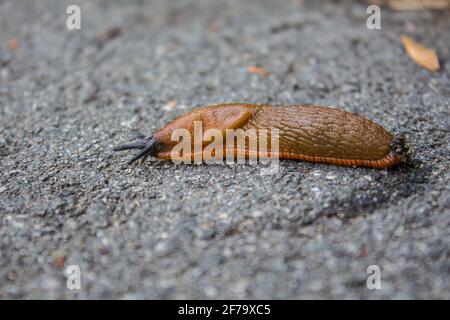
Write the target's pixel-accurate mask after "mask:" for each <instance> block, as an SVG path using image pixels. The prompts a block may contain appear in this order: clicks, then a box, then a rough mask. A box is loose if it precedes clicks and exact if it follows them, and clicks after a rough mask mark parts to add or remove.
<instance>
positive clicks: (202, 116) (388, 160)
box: [114, 103, 408, 168]
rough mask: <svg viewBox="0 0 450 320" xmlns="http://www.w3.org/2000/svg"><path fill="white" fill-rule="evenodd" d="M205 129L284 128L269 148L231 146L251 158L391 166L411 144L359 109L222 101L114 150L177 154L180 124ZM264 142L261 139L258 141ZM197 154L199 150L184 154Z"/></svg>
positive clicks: (402, 159)
mask: <svg viewBox="0 0 450 320" xmlns="http://www.w3.org/2000/svg"><path fill="white" fill-rule="evenodd" d="M195 121H200V122H201V123H202V126H203V129H204V130H208V129H218V130H220V131H221V132H222V133H223V134H224V135H225V131H226V130H227V129H235V130H236V129H243V130H249V129H252V130H253V131H254V132H256V133H258V132H261V131H263V130H271V129H278V130H279V146H278V148H277V149H271V148H268V149H267V151H266V153H261V152H259V151H258V150H255V149H251V148H250V147H249V146H248V145H246V146H245V150H238V149H237V148H236V147H235V148H234V149H226V148H225V146H224V150H225V152H224V156H225V155H226V154H227V153H231V154H232V155H235V154H237V153H238V151H240V152H242V151H244V153H245V155H246V157H250V158H251V157H259V158H260V157H268V158H273V157H278V158H281V159H299V160H306V161H311V162H321V163H330V164H336V165H342V166H364V167H372V168H387V167H391V166H394V165H398V164H400V163H404V162H406V161H407V159H408V148H407V147H406V145H405V138H404V136H403V135H401V134H398V135H392V134H391V133H389V132H388V131H386V130H385V129H384V128H383V127H382V126H380V125H378V124H376V123H374V122H372V121H370V120H368V119H365V118H362V117H360V116H358V115H356V114H354V113H350V112H346V111H342V110H338V109H334V108H328V107H321V106H303V105H298V106H270V105H255V104H240V103H230V104H220V105H214V106H208V107H203V108H197V109H194V110H193V111H191V112H189V113H187V114H184V115H182V116H180V117H178V118H176V119H175V120H173V121H171V122H170V123H168V124H167V125H165V126H164V127H162V128H161V129H159V130H157V131H156V132H155V133H154V134H153V135H152V136H151V137H149V138H146V139H144V140H142V141H139V142H137V143H134V144H129V145H123V146H119V147H117V148H115V149H114V150H115V151H120V150H127V149H141V150H142V151H141V152H140V153H138V154H137V155H136V156H135V157H133V158H132V159H131V160H130V161H129V164H131V163H133V162H134V161H137V160H140V159H145V158H146V157H147V156H153V157H156V158H159V159H167V160H170V159H173V155H174V153H173V152H172V149H173V148H174V146H175V145H176V144H177V143H178V141H173V140H172V133H173V132H174V131H175V130H177V129H186V130H187V131H189V133H190V134H193V133H194V122H195ZM258 144H259V141H258ZM185 156H188V157H194V153H193V152H192V153H191V154H188V155H185Z"/></svg>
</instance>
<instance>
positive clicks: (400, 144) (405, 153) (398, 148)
mask: <svg viewBox="0 0 450 320" xmlns="http://www.w3.org/2000/svg"><path fill="white" fill-rule="evenodd" d="M390 147H391V154H392V155H393V156H394V157H395V158H397V159H399V160H400V162H401V163H405V162H407V161H408V160H409V158H410V154H411V148H410V147H409V145H408V144H407V143H406V137H405V135H404V134H403V133H397V134H395V135H394V138H393V139H392V142H391V145H390Z"/></svg>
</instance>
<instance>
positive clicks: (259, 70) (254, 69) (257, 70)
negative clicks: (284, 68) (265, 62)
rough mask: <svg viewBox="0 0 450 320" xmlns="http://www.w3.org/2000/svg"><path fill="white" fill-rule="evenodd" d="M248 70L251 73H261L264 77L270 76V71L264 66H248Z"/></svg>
mask: <svg viewBox="0 0 450 320" xmlns="http://www.w3.org/2000/svg"><path fill="white" fill-rule="evenodd" d="M247 71H248V72H250V73H253V74H259V75H260V76H263V77H268V76H270V72H269V71H267V70H266V69H264V68H261V67H257V66H253V67H248V68H247Z"/></svg>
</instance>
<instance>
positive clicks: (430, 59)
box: [400, 36, 439, 71]
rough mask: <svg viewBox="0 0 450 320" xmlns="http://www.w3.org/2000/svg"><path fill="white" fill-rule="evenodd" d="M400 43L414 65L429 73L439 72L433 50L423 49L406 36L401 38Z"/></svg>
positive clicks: (437, 61)
mask: <svg viewBox="0 0 450 320" xmlns="http://www.w3.org/2000/svg"><path fill="white" fill-rule="evenodd" d="M400 41H401V42H402V44H403V46H404V47H405V50H406V53H407V54H408V55H409V56H410V58H411V59H413V61H414V62H415V63H417V64H418V65H420V66H422V67H424V68H426V69H428V70H430V71H436V70H439V59H438V57H437V54H436V52H434V50H433V49H429V48H425V47H424V46H422V45H421V44H420V43H418V42H416V41H415V40H414V39H412V38H410V37H408V36H401V37H400Z"/></svg>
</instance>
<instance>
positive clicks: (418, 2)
mask: <svg viewBox="0 0 450 320" xmlns="http://www.w3.org/2000/svg"><path fill="white" fill-rule="evenodd" d="M387 5H388V6H389V7H390V8H391V9H393V10H397V11H403V10H425V9H435V10H437V9H446V8H450V0H388V2H387Z"/></svg>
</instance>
